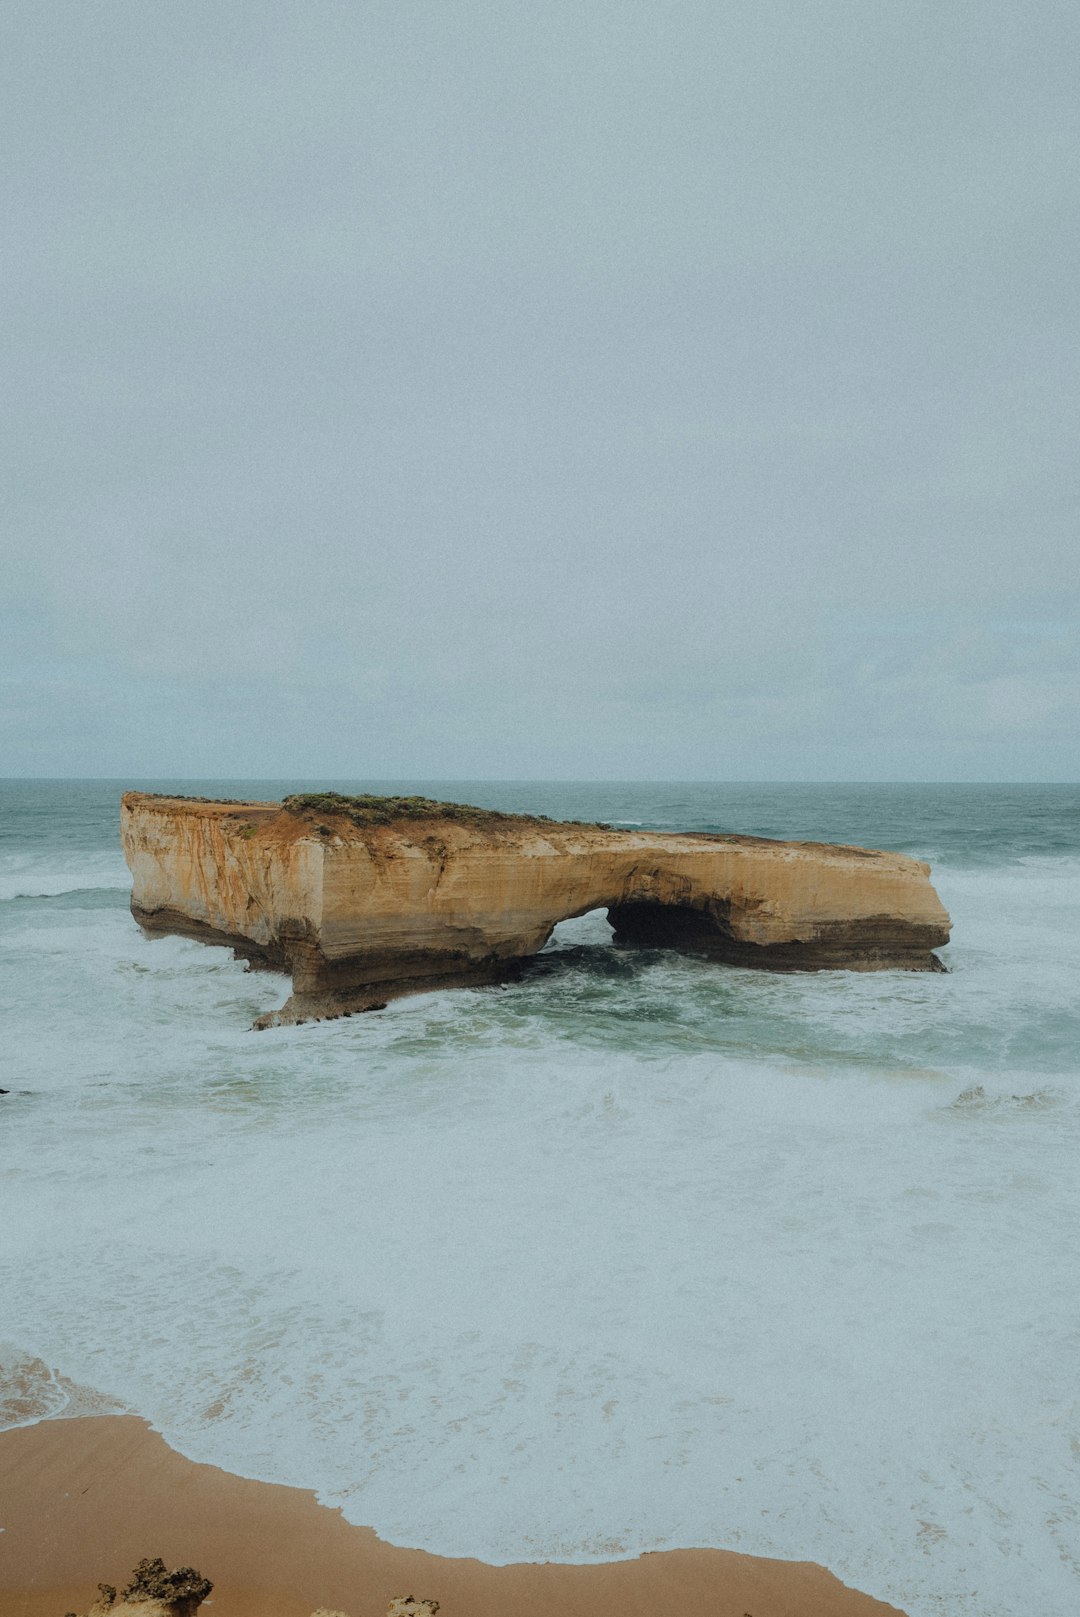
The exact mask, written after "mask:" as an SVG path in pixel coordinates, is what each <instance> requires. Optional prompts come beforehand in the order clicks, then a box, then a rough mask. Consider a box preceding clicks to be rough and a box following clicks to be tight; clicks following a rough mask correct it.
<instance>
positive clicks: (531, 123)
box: [0, 0, 1080, 780]
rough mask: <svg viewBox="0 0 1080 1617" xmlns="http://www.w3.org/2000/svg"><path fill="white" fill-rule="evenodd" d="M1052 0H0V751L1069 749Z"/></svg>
mask: <svg viewBox="0 0 1080 1617" xmlns="http://www.w3.org/2000/svg"><path fill="white" fill-rule="evenodd" d="M1078 60H1080V11H1078V10H1077V7H1076V5H1075V0H1067V3H1066V0H1063V3H1060V4H1050V3H1045V0H1033V3H1029V4H1026V5H1018V4H1016V3H1015V0H1010V3H1008V4H1004V3H998V0H978V3H976V0H970V3H966V4H955V3H951V0H932V3H925V4H924V3H913V0H895V3H871V0H865V3H856V0H848V3H844V4H839V3H829V0H822V3H815V4H813V5H811V4H808V3H806V0H788V3H783V4H779V3H770V0H742V3H738V4H724V3H722V0H702V3H679V0H666V3H664V4H660V3H658V0H654V3H650V4H642V3H639V0H615V3H607V0H603V3H597V0H575V3H572V4H570V3H546V0H528V3H521V4H518V3H512V0H505V3H500V4H496V3H486V4H485V3H475V4H462V3H457V0H427V3H416V0H391V3H375V4H365V3H362V0H352V3H345V0H341V3H337V4H326V3H319V0H305V3H303V4H300V3H299V0H298V3H296V4H293V5H288V6H283V5H275V4H272V3H267V0H261V3H259V4H245V3H238V0H229V3H228V4H225V5H222V4H220V3H219V0H213V3H193V0H185V3H183V4H179V3H176V4H167V3H152V0H131V3H128V0H114V3H95V0H70V3H68V4H56V3H50V0H32V3H22V0H7V3H6V4H5V6H4V7H3V10H2V14H0V78H2V81H3V82H2V87H0V93H2V102H0V107H2V112H0V116H2V118H3V126H4V127H3V132H2V153H0V157H2V165H3V187H4V195H3V198H2V204H3V215H2V217H3V221H4V223H3V230H2V236H3V248H4V253H3V279H4V286H5V298H4V303H5V311H6V314H7V322H6V324H7V336H6V341H5V350H6V357H5V362H4V367H3V373H4V380H3V389H4V394H5V402H6V406H7V409H8V411H9V412H10V413H9V420H8V424H7V426H6V427H5V431H4V435H3V447H2V453H3V459H4V473H3V508H2V524H3V526H2V536H0V543H2V547H3V557H2V573H0V602H2V604H0V679H2V696H3V700H2V704H0V774H18V773H30V774H35V773H36V774H94V775H113V774H130V775H133V776H135V775H140V776H146V775H154V774H174V775H175V774H191V775H215V774H216V775H232V776H235V775H242V774H252V775H258V776H262V777H266V776H272V775H294V776H308V777H317V776H326V777H331V776H334V777H342V776H354V777H361V776H369V777H371V776H378V777H392V776H400V777H410V776H413V777H426V778H429V779H430V778H434V777H438V776H440V775H442V776H449V777H455V778H462V777H468V776H476V775H486V776H512V777H523V776H539V777H545V776H577V777H588V778H594V777H604V776H609V777H620V776H621V777H642V778H645V777H663V776H674V777H683V778H694V779H707V778H713V777H717V778H724V777H727V778H747V779H772V778H826V779H828V778H834V779H849V778H866V779H874V778H885V779H896V778H939V779H970V778H986V779H993V778H1012V779H1057V780H1061V779H1077V778H1078V776H1080V632H1078V631H1080V542H1078V524H1077V513H1078V491H1080V490H1078V485H1080V464H1078V439H1080V433H1078V428H1080V343H1078V338H1080V318H1078V288H1080V185H1078V169H1080V96H1078V94H1077V79H1076V73H1077V62H1078Z"/></svg>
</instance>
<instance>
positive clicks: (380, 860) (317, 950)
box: [121, 792, 949, 1021]
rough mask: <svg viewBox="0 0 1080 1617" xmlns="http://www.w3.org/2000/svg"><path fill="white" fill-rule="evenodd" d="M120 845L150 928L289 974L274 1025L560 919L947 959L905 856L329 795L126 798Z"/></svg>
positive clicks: (642, 937)
mask: <svg viewBox="0 0 1080 1617" xmlns="http://www.w3.org/2000/svg"><path fill="white" fill-rule="evenodd" d="M121 821H122V839H123V846H124V854H125V857H126V858H127V862H128V865H129V867H130V869H131V873H132V877H133V882H134V885H133V892H132V899H131V908H132V913H133V914H134V916H135V918H136V920H138V921H139V922H140V923H141V924H142V925H143V926H145V927H147V928H149V929H151V930H153V931H159V932H179V933H183V934H186V935H187V936H190V937H197V938H201V939H203V940H205V941H206V942H209V943H227V944H231V945H232V946H233V947H234V949H236V951H237V952H238V953H239V954H240V955H242V956H244V957H246V958H247V959H248V960H250V961H251V962H252V963H253V964H255V965H264V966H270V967H276V968H278V969H281V970H284V971H290V972H291V973H292V978H293V994H292V997H291V999H290V1000H289V1002H288V1004H287V1005H286V1006H285V1008H284V1009H283V1011H281V1012H279V1013H277V1014H276V1015H275V1016H274V1017H271V1018H268V1019H265V1020H269V1021H300V1020H305V1019H307V1018H308V1017H317V1016H333V1015H340V1014H342V1013H343V1012H348V1011H353V1010H363V1009H369V1008H371V1007H372V1006H374V1005H377V1004H381V1003H384V1002H385V1001H386V1000H387V999H388V998H390V997H392V996H394V995H397V994H402V993H408V992H411V991H415V990H418V989H423V988H432V987H445V986H450V985H453V984H464V983H490V982H498V981H500V980H503V979H505V978H506V977H507V976H510V975H512V974H513V973H514V971H515V969H516V968H517V967H518V966H519V965H520V962H521V961H522V960H524V959H526V958H528V957H529V956H530V955H533V954H535V953H536V952H537V950H539V949H541V948H542V947H543V945H544V943H545V942H546V941H547V939H548V937H549V936H550V935H551V931H552V928H553V927H554V926H555V925H556V923H557V922H559V921H562V920H565V919H566V918H567V917H570V916H575V915H583V914H584V913H585V912H586V911H588V910H595V909H606V910H607V912H608V917H609V919H610V921H611V923H612V925H613V927H614V929H615V942H616V943H617V944H624V945H644V946H654V947H655V946H672V947H678V948H686V949H692V950H694V951H696V952H699V953H705V954H707V955H709V956H711V957H712V958H714V959H716V960H719V961H723V962H726V963H728V964H733V965H740V966H757V967H766V968H770V969H774V970H781V971H816V970H820V969H822V968H828V967H834V968H837V967H839V968H844V969H847V970H857V971H876V970H886V969H898V970H904V971H932V970H938V969H941V968H940V965H939V962H938V961H937V958H936V956H935V955H934V954H933V953H932V951H933V950H934V949H935V948H937V947H939V946H940V945H941V944H944V943H947V942H948V938H949V917H948V915H947V914H946V912H945V910H944V909H943V907H942V905H941V902H940V900H939V898H938V896H937V894H936V893H935V891H934V889H933V887H932V886H931V885H930V881H929V874H930V869H929V866H928V865H925V864H922V863H920V862H919V861H918V860H916V859H910V858H908V857H907V856H905V855H903V854H896V853H879V852H875V851H872V850H869V849H865V848H848V847H840V846H833V845H831V844H824V843H810V842H803V843H800V842H773V841H768V840H766V839H764V838H761V837H744V836H733V835H732V836H726V835H725V836H718V835H709V834H691V835H683V834H671V833H668V834H665V833H661V832H649V831H614V830H611V829H610V828H608V827H606V826H592V825H576V824H568V823H561V822H554V821H550V822H549V821H541V820H534V819H528V818H524V817H514V816H508V815H490V814H487V813H485V812H484V811H482V810H475V811H473V810H466V809H462V808H456V807H451V806H440V805H428V806H427V807H426V808H425V807H421V808H419V809H413V808H409V809H407V810H406V811H404V812H403V813H402V814H401V815H399V816H397V817H395V816H394V815H393V814H387V813H386V812H377V813H375V815H374V818H373V817H372V815H371V814H370V813H369V811H368V808H367V807H366V806H363V805H359V806H355V805H354V806H353V807H352V808H350V800H345V799H342V800H339V801H337V802H335V801H333V800H331V799H329V798H327V797H322V798H319V799H308V800H297V799H294V800H287V802H286V804H284V805H282V804H278V803H213V802H204V801H199V800H191V799H186V798H176V797H155V796H148V795H146V794H144V793H140V792H129V793H127V794H126V795H125V797H124V799H123V805H122V812H121Z"/></svg>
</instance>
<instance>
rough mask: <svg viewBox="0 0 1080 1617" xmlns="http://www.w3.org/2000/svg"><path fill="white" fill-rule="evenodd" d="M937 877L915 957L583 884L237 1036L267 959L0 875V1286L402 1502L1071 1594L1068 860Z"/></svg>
mask: <svg viewBox="0 0 1080 1617" xmlns="http://www.w3.org/2000/svg"><path fill="white" fill-rule="evenodd" d="M939 887H940V889H941V891H942V895H943V897H944V898H945V900H946V902H947V903H948V904H950V906H951V908H952V909H953V911H954V916H955V918H956V921H957V923H958V924H957V933H956V941H955V942H954V944H953V945H952V946H951V947H950V950H949V957H950V961H951V963H952V965H953V966H954V971H953V974H952V975H951V976H949V977H945V978H943V977H932V976H905V975H893V974H881V975H859V974H854V973H837V974H825V975H822V976H813V977H767V976H763V975H758V974H754V973H745V972H738V971H728V972H723V971H718V970H717V969H716V968H713V967H711V966H708V965H706V964H703V963H700V962H695V961H687V960H682V959H679V958H678V957H675V956H670V955H669V956H665V955H655V956H647V957H628V956H624V955H618V954H616V953H614V952H613V951H611V950H610V949H608V948H607V947H606V943H607V939H608V937H609V935H610V929H609V928H608V927H607V925H606V923H605V922H604V920H603V918H602V917H600V916H587V917H583V918H581V920H579V921H575V922H572V923H566V924H565V925H564V926H563V927H560V928H559V929H558V931H557V933H556V936H555V938H554V939H553V940H552V945H551V946H550V948H549V950H548V951H547V953H546V954H545V957H544V959H543V960H542V961H541V962H539V963H538V965H537V967H536V969H535V971H534V973H533V974H531V975H530V976H528V977H527V978H526V980H525V982H523V983H522V984H521V985H519V986H516V987H514V988H511V989H508V990H505V991H500V990H486V991H479V992H465V993H445V994H434V995H428V996H424V997H422V998H416V999H413V1000H405V1001H401V1002H399V1003H396V1004H394V1005H392V1006H391V1007H390V1009H389V1010H388V1011H386V1012H384V1013H381V1014H380V1015H377V1016H370V1017H361V1018H354V1019H353V1020H351V1021H349V1022H336V1023H332V1024H325V1025H322V1026H318V1027H305V1028H298V1029H283V1030H279V1031H276V1032H274V1033H272V1034H264V1035H254V1034H251V1033H249V1032H248V1031H247V1026H248V1023H249V1022H250V1020H251V1019H252V1017H253V1016H254V1015H255V1014H256V1013H257V1012H258V1011H259V1010H261V1009H265V1008H266V1007H268V1006H270V1005H273V1004H274V1003H276V1002H280V1000H281V998H283V997H284V993H285V991H286V989H285V984H284V983H283V981H282V980H281V979H279V978H275V977H269V976H264V975H256V976H252V975H247V974H245V972H244V971H243V969H242V967H241V966H240V965H239V964H237V963H236V962H235V961H233V960H232V959H231V957H230V955H229V953H228V951H226V950H208V949H204V948H202V947H201V946H199V945H198V944H194V943H191V942H187V941H185V940H181V939H163V940H158V941H156V942H152V941H150V940H147V939H146V938H144V937H143V936H142V935H141V934H140V933H139V931H138V930H137V929H136V928H135V927H134V926H133V925H132V923H131V921H130V918H129V917H128V916H127V915H126V913H125V912H124V910H123V907H122V899H120V898H119V897H118V898H117V905H116V908H115V909H114V910H106V911H84V912H80V911H79V910H77V909H75V908H72V907H64V908H61V907H57V906H52V905H44V906H42V907H41V908H40V909H39V910H38V911H36V912H34V913H33V914H30V913H24V912H20V913H19V916H18V917H17V918H15V917H13V916H9V918H8V925H7V926H6V928H5V930H4V931H3V933H2V934H0V945H2V946H3V948H4V951H5V952H4V955H3V959H2V960H0V970H2V971H3V980H4V982H5V985H6V986H5V995H6V997H7V998H8V1003H9V1008H11V1009H12V1010H13V1013H14V1014H12V1015H11V1017H10V1018H9V1028H10V1036H9V1037H7V1038H6V1039H5V1047H4V1051H3V1059H4V1062H5V1067H4V1071H5V1072H6V1073H7V1074H8V1076H7V1077H5V1078H3V1079H0V1084H2V1085H3V1087H5V1088H10V1089H11V1090H12V1093H11V1094H10V1095H8V1096H6V1097H0V1108H2V1110H0V1124H2V1125H3V1127H4V1133H5V1155H6V1161H7V1164H8V1176H7V1181H6V1182H7V1186H8V1189H7V1192H6V1196H7V1202H6V1209H5V1241H4V1244H3V1249H2V1251H0V1297H3V1298H4V1299H5V1305H4V1313H3V1319H2V1321H0V1328H2V1331H3V1334H4V1335H5V1336H6V1337H8V1338H10V1339H11V1341H12V1342H13V1343H14V1344H15V1345H16V1346H17V1347H18V1348H19V1349H21V1351H22V1352H23V1353H24V1354H30V1355H36V1356H37V1357H38V1358H40V1360H41V1361H42V1362H43V1364H44V1365H46V1366H49V1367H52V1369H53V1370H55V1371H57V1372H60V1373H61V1374H62V1376H63V1377H64V1378H72V1379H73V1380H74V1381H75V1382H76V1383H81V1384H85V1385H88V1386H92V1387H94V1388H97V1389H100V1391H101V1393H102V1394H104V1395H108V1396H111V1397H112V1398H114V1399H117V1400H119V1401H121V1402H122V1403H123V1404H124V1405H125V1406H126V1407H131V1408H134V1409H137V1410H138V1411H140V1412H141V1413H143V1414H145V1415H146V1416H148V1417H149V1418H150V1419H151V1420H152V1421H153V1422H154V1423H155V1424H156V1425H157V1426H159V1427H160V1428H161V1429H162V1430H163V1431H164V1432H165V1434H166V1435H167V1436H168V1437H169V1438H170V1439H171V1440H172V1441H173V1442H174V1443H175V1444H176V1445H177V1446H178V1447H179V1448H180V1449H181V1450H183V1451H184V1452H185V1453H188V1454H190V1455H192V1456H193V1457H195V1458H199V1459H205V1460H211V1461H214V1462H216V1463H218V1464H221V1465H224V1466H226V1467H229V1468H232V1469H234V1470H238V1471H241V1472H245V1473H247V1474H250V1475H255V1476H262V1477H268V1478H275V1479H278V1480H281V1481H289V1482H294V1483H298V1484H301V1485H304V1486H308V1487H313V1488H316V1489H317V1490H318V1491H319V1492H320V1494H321V1496H322V1497H323V1498H324V1499H327V1500H328V1501H331V1502H335V1503H338V1504H340V1505H341V1506H342V1508H343V1509H344V1511H345V1514H346V1515H347V1516H348V1517H349V1518H350V1519H351V1520H354V1521H357V1522H367V1523H371V1524H373V1525H374V1526H375V1527H376V1528H377V1529H378V1531H379V1532H380V1533H382V1534H384V1535H385V1536H386V1537H388V1538H390V1539H392V1540H394V1541H396V1542H400V1543H412V1544H422V1545H424V1546H425V1547H427V1548H429V1549H433V1550H438V1551H442V1552H444V1553H448V1554H462V1555H464V1554H469V1555H479V1556H482V1557H485V1558H487V1559H490V1560H496V1561H505V1560H512V1559H519V1558H521V1557H530V1558H539V1557H562V1558H571V1559H591V1558H608V1557H610V1556H612V1555H619V1554H632V1553H636V1552H637V1551H639V1550H641V1549H643V1548H650V1547H659V1546H663V1545H690V1544H715V1545H721V1546H728V1547H731V1548H742V1549H745V1550H747V1551H752V1552H754V1553H758V1554H767V1555H778V1556H791V1557H798V1558H813V1559H818V1560H821V1561H823V1562H824V1563H825V1564H827V1565H829V1566H830V1567H832V1568H833V1569H834V1570H835V1571H837V1572H838V1573H840V1575H842V1576H843V1577H844V1578H845V1579H846V1580H847V1581H849V1582H852V1583H854V1584H856V1585H859V1586H861V1587H864V1588H866V1589H868V1590H870V1591H872V1592H875V1593H877V1594H879V1595H881V1596H882V1597H884V1598H888V1599H890V1600H892V1601H893V1602H895V1603H897V1604H899V1605H901V1606H903V1607H904V1608H905V1609H906V1610H908V1611H910V1612H911V1613H912V1617H930V1614H934V1617H1015V1613H1016V1612H1017V1611H1019V1610H1025V1609H1031V1610H1038V1611H1044V1612H1046V1613H1048V1614H1049V1613H1054V1614H1055V1617H1056V1614H1057V1613H1061V1614H1062V1617H1064V1614H1065V1613H1066V1612H1069V1611H1071V1610H1073V1609H1075V1608H1076V1606H1077V1604H1078V1603H1080V1602H1078V1595H1080V1583H1078V1571H1077V1568H1078V1561H1080V1542H1078V1539H1077V1530H1076V1522H1077V1511H1078V1490H1077V1477H1076V1451H1077V1448H1078V1447H1080V1404H1078V1402H1077V1398H1076V1393H1075V1363H1076V1343H1077V1340H1078V1337H1080V1308H1078V1305H1077V1301H1076V1289H1075V1276H1074V1269H1075V1257H1074V1238H1073V1237H1074V1232H1075V1229H1076V1227H1077V1218H1078V1215H1080V1186H1078V1184H1077V1176H1076V1172H1075V1162H1076V1157H1077V1149H1078V1146H1080V1104H1078V1100H1080V1091H1078V1086H1077V1081H1076V1079H1077V1074H1076V1071H1075V1067H1073V1066H1070V1064H1069V1060H1068V1057H1067V1052H1068V1050H1070V1049H1073V1050H1075V1048H1076V1044H1075V1033H1076V1021H1075V1008H1074V996H1070V992H1069V985H1070V982H1071V977H1070V969H1071V968H1070V967H1069V965H1068V959H1069V950H1070V949H1075V946H1076V942H1077V939H1080V863H1078V862H1075V861H1063V860H1059V861H1051V860H1047V861H1041V862H1035V863H1034V864H1033V865H1032V866H1031V867H1030V868H1024V867H1015V866H1014V867H1008V868H1002V869H999V870H991V869H984V870H981V871H978V872H973V871H964V870H946V871H942V872H941V873H940V875H939ZM1070 1016H1071V1017H1072V1021H1071V1022H1070V1021H1069V1018H1070ZM1070 1041H1072V1042H1070ZM58 1210H59V1211H60V1212H62V1213H65V1214H66V1212H67V1210H71V1214H72V1216H70V1217H67V1216H58ZM16 1300H17V1303H16ZM22 1374H23V1375H24V1379H25V1374H26V1372H25V1366H24V1367H23V1371H22ZM43 1375H44V1380H43V1381H42V1382H41V1387H42V1388H43V1391H42V1397H43V1398H44V1399H45V1407H43V1408H42V1410H41V1413H42V1414H45V1413H48V1412H50V1410H51V1409H52V1407H53V1405H54V1404H58V1403H59V1400H60V1398H61V1395H63V1396H67V1394H66V1393H65V1391H64V1389H65V1388H66V1386H67V1382H66V1381H64V1382H57V1381H56V1380H55V1377H54V1378H52V1379H50V1377H49V1375H48V1373H47V1372H43ZM35 1385H37V1383H35ZM57 1389H59V1390H57ZM49 1400H52V1402H51V1403H50V1402H49ZM24 1412H25V1410H24Z"/></svg>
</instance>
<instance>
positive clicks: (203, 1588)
mask: <svg viewBox="0 0 1080 1617" xmlns="http://www.w3.org/2000/svg"><path fill="white" fill-rule="evenodd" d="M213 1587H214V1585H213V1584H212V1583H211V1582H210V1579H209V1578H204V1577H203V1576H202V1574H201V1573H200V1572H196V1571H195V1568H194V1567H190V1566H182V1567H177V1569H176V1570H175V1571H174V1572H170V1571H169V1570H168V1568H167V1567H166V1565H165V1563H164V1561H162V1560H161V1558H160V1557H159V1556H155V1557H154V1558H153V1559H147V1560H143V1561H140V1562H139V1564H138V1566H137V1567H136V1568H135V1570H134V1572H133V1573H132V1574H131V1582H130V1583H129V1584H128V1586H127V1588H126V1589H122V1590H121V1592H120V1596H119V1598H117V1594H116V1590H115V1589H114V1588H113V1586H112V1584H109V1583H99V1584H98V1598H97V1599H96V1600H95V1601H94V1604H93V1605H92V1606H91V1607H90V1610H89V1612H88V1613H87V1617H195V1613H196V1612H197V1611H198V1609H199V1607H200V1606H201V1605H202V1603H203V1601H204V1600H205V1599H206V1597H207V1595H208V1594H209V1593H210V1591H211V1590H212V1589H213ZM67 1617H75V1613H74V1612H68V1614H67Z"/></svg>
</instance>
